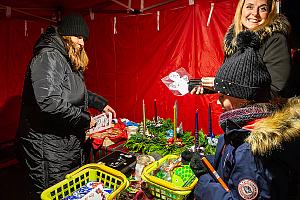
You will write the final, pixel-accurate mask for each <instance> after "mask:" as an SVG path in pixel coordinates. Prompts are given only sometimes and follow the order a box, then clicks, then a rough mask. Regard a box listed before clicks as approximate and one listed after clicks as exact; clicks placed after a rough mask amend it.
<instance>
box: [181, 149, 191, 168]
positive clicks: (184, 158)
mask: <svg viewBox="0 0 300 200" xmlns="http://www.w3.org/2000/svg"><path fill="white" fill-rule="evenodd" d="M192 157H193V152H190V151H184V152H182V153H181V162H182V164H183V165H188V164H189V163H190V162H191V159H192Z"/></svg>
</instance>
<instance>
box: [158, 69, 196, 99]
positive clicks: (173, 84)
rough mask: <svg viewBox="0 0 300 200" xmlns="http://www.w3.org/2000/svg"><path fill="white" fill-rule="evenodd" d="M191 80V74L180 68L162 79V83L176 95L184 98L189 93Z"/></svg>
mask: <svg viewBox="0 0 300 200" xmlns="http://www.w3.org/2000/svg"><path fill="white" fill-rule="evenodd" d="M190 78H191V76H190V74H189V73H188V72H187V71H186V70H185V69H184V68H179V69H178V70H176V71H174V72H171V73H170V74H168V75H167V76H165V77H164V78H162V79H161V81H162V82H163V83H164V84H165V85H166V86H167V87H168V88H169V90H170V91H171V92H172V93H173V94H174V95H176V96H183V95H185V94H187V93H189V85H188V82H189V79H190Z"/></svg>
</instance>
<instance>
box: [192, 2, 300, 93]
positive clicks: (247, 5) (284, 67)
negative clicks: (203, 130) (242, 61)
mask: <svg viewBox="0 0 300 200" xmlns="http://www.w3.org/2000/svg"><path fill="white" fill-rule="evenodd" d="M290 29H291V28H290V23H289V21H288V20H287V18H286V17H285V16H284V15H282V14H279V13H277V7H276V0H239V2H238V5H237V8H236V11H235V16H234V20H233V23H232V24H231V26H230V27H229V29H228V31H227V33H226V35H225V39H224V54H225V60H226V59H228V58H229V57H231V56H232V55H233V54H234V53H235V52H236V51H237V35H238V34H239V33H240V32H243V31H246V30H250V31H253V32H255V33H256V34H257V35H258V37H259V40H260V44H259V45H260V48H259V53H260V56H261V57H262V58H263V61H264V64H265V65H266V67H267V69H268V71H269V73H270V75H271V78H272V83H271V95H272V96H280V97H291V96H295V94H294V93H293V92H291V91H294V92H295V90H291V89H290V88H294V87H296V86H293V85H291V83H292V82H293V80H292V78H291V77H292V76H291V75H292V72H291V71H292V70H293V69H292V66H291V61H290V60H291V57H290V54H289V52H290V51H289V45H288V42H287V41H288V35H289V32H290ZM207 78H208V77H203V78H202V83H203V87H205V88H213V86H212V85H213V82H214V79H213V78H210V79H207ZM204 80H209V81H204ZM199 91H200V90H199V88H198V90H196V89H194V90H193V91H192V93H198V92H199Z"/></svg>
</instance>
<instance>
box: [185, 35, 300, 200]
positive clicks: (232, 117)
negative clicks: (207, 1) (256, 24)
mask: <svg viewBox="0 0 300 200" xmlns="http://www.w3.org/2000/svg"><path fill="white" fill-rule="evenodd" d="M237 46H238V50H237V52H236V53H235V54H234V55H232V56H231V57H230V58H228V59H227V60H226V61H225V62H224V63H223V65H222V66H221V67H220V68H219V70H218V72H217V74H216V77H215V80H214V90H215V91H216V92H218V93H219V94H220V96H219V100H218V103H219V104H220V105H221V106H222V107H223V109H224V111H225V112H224V113H223V114H221V115H220V121H219V123H220V126H221V128H222V129H223V130H224V134H223V135H222V136H221V137H220V138H219V141H218V145H217V150H216V154H215V157H214V160H213V164H214V167H215V169H216V170H217V173H218V174H219V175H220V177H221V178H222V179H223V181H224V182H225V183H226V185H227V186H228V188H229V190H230V191H226V190H225V189H224V187H222V185H221V184H220V183H219V182H218V181H217V180H216V179H215V177H214V175H213V174H211V173H208V172H207V170H201V169H200V170H199V166H198V170H197V175H198V183H197V185H196V186H195V189H194V196H195V199H197V200H198V199H201V200H223V199H249V200H250V199H272V200H276V199H297V198H298V197H297V196H296V195H297V187H298V188H299V185H298V184H299V181H298V180H299V178H298V172H297V166H299V165H298V163H299V155H298V154H299V153H297V152H298V150H297V147H299V139H298V138H299V136H300V104H299V102H300V100H299V98H296V99H292V100H290V103H288V104H286V102H285V101H284V100H283V99H272V97H271V95H270V89H271V87H270V86H271V76H270V74H269V73H268V70H267V68H266V66H265V64H264V62H263V60H262V58H261V56H260V55H259V53H258V47H259V39H258V35H257V34H256V33H254V32H251V31H247V30H246V31H243V32H241V33H239V35H238V36H237ZM195 159H198V160H200V159H201V157H200V156H198V157H193V158H192V161H191V167H192V169H195V166H193V163H197V162H195ZM198 163H199V162H198ZM202 167H203V168H205V167H204V166H203V165H202ZM200 168H201V165H200ZM198 172H201V173H198ZM195 174H196V173H195Z"/></svg>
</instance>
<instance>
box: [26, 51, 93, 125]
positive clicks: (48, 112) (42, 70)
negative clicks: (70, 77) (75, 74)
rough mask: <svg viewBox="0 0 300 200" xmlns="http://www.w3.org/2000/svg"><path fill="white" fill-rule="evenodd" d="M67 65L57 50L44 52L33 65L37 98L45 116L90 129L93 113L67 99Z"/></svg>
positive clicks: (31, 68) (65, 123)
mask: <svg viewBox="0 0 300 200" xmlns="http://www.w3.org/2000/svg"><path fill="white" fill-rule="evenodd" d="M63 64H65V65H67V62H66V61H64V60H63V58H62V57H61V56H60V55H58V53H57V52H55V51H48V52H43V53H42V54H40V55H38V56H36V57H35V58H34V59H33V61H32V62H31V65H30V70H31V81H32V87H33V92H34V96H35V99H36V102H37V105H38V107H39V109H40V110H41V112H42V114H43V116H45V117H47V118H50V119H51V121H52V122H54V123H55V122H57V124H64V125H65V126H67V127H69V128H74V129H87V128H89V124H90V120H91V119H90V114H89V113H88V112H85V111H84V110H83V109H81V108H79V107H76V106H74V105H72V104H71V103H69V102H68V101H67V100H66V99H65V98H63V95H64V91H63V87H62V82H63V81H64V78H65V77H64V74H65V70H66V68H65V67H64V66H63Z"/></svg>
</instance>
